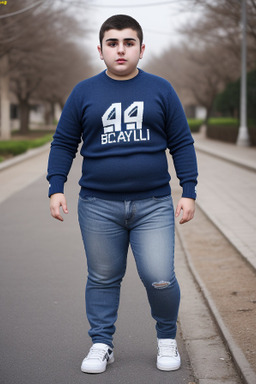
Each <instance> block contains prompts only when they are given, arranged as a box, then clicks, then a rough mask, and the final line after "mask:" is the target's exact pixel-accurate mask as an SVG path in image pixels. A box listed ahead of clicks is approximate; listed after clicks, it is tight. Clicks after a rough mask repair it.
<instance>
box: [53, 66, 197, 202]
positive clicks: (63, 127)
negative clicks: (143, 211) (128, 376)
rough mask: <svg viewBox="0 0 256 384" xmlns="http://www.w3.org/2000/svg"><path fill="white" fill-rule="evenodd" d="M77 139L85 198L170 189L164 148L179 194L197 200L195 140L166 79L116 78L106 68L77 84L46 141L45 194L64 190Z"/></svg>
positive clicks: (130, 197)
mask: <svg viewBox="0 0 256 384" xmlns="http://www.w3.org/2000/svg"><path fill="white" fill-rule="evenodd" d="M81 139H82V141H83V144H82V147H81V155H82V156H83V166H82V177H81V179H80V181H79V184H80V186H81V191H80V195H81V196H82V197H85V196H94V197H98V198H102V199H106V200H138V199H144V198H148V197H152V196H155V197H160V196H165V195H168V194H169V193H170V186H169V181H170V175H169V173H168V163H167V159H166V149H167V148H168V149H169V151H170V153H171V155H172V157H173V161H174V166H175V170H176V173H177V176H178V178H179V180H180V185H181V186H182V188H183V193H182V196H183V197H188V198H192V199H195V198H196V192H195V187H196V184H197V163H196V155H195V151H194V145H193V138H192V136H191V133H190V129H189V126H188V123H187V120H186V117H185V114H184V111H183V108H182V105H181V103H180V101H179V98H178V96H177V94H176V93H175V91H174V89H173V87H172V86H171V84H170V83H169V82H167V81H166V80H164V79H162V78H160V77H158V76H154V75H151V74H149V73H146V72H144V71H142V70H139V73H138V75H137V76H136V77H134V78H132V79H130V80H124V81H123V80H122V81H119V80H114V79H112V78H110V77H109V76H107V74H106V72H105V71H104V72H101V73H100V74H98V75H96V76H94V77H91V78H90V79H86V80H84V81H82V82H80V83H79V84H77V85H76V86H75V88H74V89H73V91H72V92H71V94H70V96H69V98H68V100H67V102H66V104H65V106H64V109H63V112H62V115H61V118H60V120H59V123H58V126H57V129H56V132H55V134H54V137H53V142H52V144H51V151H50V155H49V163H48V175H47V179H48V181H49V196H51V195H52V194H54V193H64V183H65V182H66V180H67V176H68V173H69V170H70V168H71V165H72V161H73V159H74V157H75V156H76V152H77V148H78V145H79V143H80V141H81Z"/></svg>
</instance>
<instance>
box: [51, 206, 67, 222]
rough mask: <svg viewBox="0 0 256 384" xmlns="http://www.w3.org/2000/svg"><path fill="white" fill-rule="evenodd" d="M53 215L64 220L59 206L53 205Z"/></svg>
mask: <svg viewBox="0 0 256 384" xmlns="http://www.w3.org/2000/svg"><path fill="white" fill-rule="evenodd" d="M51 215H52V217H53V218H54V219H57V220H59V221H63V220H64V219H63V217H62V216H61V214H60V210H59V207H52V208H51Z"/></svg>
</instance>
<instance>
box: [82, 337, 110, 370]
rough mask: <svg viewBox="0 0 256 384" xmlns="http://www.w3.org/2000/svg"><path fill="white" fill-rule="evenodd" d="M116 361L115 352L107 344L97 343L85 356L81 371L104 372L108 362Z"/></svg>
mask: <svg viewBox="0 0 256 384" xmlns="http://www.w3.org/2000/svg"><path fill="white" fill-rule="evenodd" d="M111 363H114V352H113V350H112V349H111V348H110V347H109V346H108V345H106V344H102V343H95V344H93V346H92V347H91V349H90V351H89V353H88V355H87V356H86V357H85V358H84V360H83V362H82V365H81V371H82V372H85V373H102V372H104V371H105V370H106V367H107V364H111Z"/></svg>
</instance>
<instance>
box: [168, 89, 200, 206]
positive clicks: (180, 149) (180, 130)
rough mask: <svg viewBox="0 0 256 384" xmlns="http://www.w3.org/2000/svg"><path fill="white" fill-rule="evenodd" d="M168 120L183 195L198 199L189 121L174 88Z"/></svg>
mask: <svg viewBox="0 0 256 384" xmlns="http://www.w3.org/2000/svg"><path fill="white" fill-rule="evenodd" d="M168 108H170V110H169V117H168V121H167V137H168V148H169V151H170V154H171V155H172V158H173V162H174V167H175V171H176V174H177V177H178V179H179V180H180V185H181V187H182V188H183V193H182V197H188V198H192V199H196V185H197V176H198V171H197V160H196V154H195V149H194V140H193V138H192V135H191V132H190V128H189V126H188V122H187V119H186V116H185V113H184V110H183V107H182V105H181V102H180V100H179V98H178V96H177V95H176V93H175V91H174V89H172V95H171V98H170V103H169V106H168Z"/></svg>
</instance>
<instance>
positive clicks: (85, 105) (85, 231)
mask: <svg viewBox="0 0 256 384" xmlns="http://www.w3.org/2000/svg"><path fill="white" fill-rule="evenodd" d="M144 50H145V45H144V44H143V33H142V29H141V27H140V25H139V24H138V22H137V21H136V20H134V19H133V18H131V17H130V16H126V15H115V16H112V17H110V18H109V19H107V20H106V21H105V22H104V23H103V25H102V27H101V30H100V45H99V46H98V51H99V55H100V58H101V59H102V60H104V62H105V64H106V71H103V72H101V73H100V74H98V75H97V76H94V77H92V78H90V79H87V80H85V81H82V82H81V83H79V84H78V85H77V86H76V87H75V88H74V89H73V91H72V93H71V95H70V96H69V98H68V100H67V102H66V104H65V107H64V109H63V112H62V116H61V118H60V121H59V124H58V126H57V129H56V133H55V135H54V140H53V142H52V146H51V152H50V156H49V164H48V176H47V179H48V180H49V183H50V187H49V196H50V197H51V201H50V210H51V214H52V216H53V217H54V218H56V219H58V220H60V221H62V220H63V217H62V216H61V214H60V207H62V209H63V212H64V213H68V209H67V203H66V199H65V196H64V194H63V190H64V183H65V181H66V180H67V175H68V172H69V170H70V167H71V164H72V160H73V158H74V157H75V154H76V151H77V147H78V144H79V142H80V140H81V137H82V139H83V146H82V149H81V155H82V156H83V157H84V160H83V167H82V177H81V179H80V182H79V184H80V186H81V191H80V196H79V203H78V216H79V224H80V228H81V233H82V238H83V242H84V247H85V252H86V257H87V267H88V280H87V285H86V312H87V317H88V321H89V323H90V326H91V329H90V331H89V335H90V337H91V338H92V342H93V345H92V347H91V349H90V351H89V353H88V355H87V356H86V358H85V359H84V360H83V362H82V366H81V370H82V371H83V372H87V373H101V372H104V371H105V370H106V366H107V364H108V363H112V362H113V361H114V353H113V334H114V332H115V325H114V324H115V321H116V319H117V311H118V305H119V294H120V285H121V281H122V278H123V276H124V274H125V268H126V257H127V251H128V246H129V244H130V245H131V247H132V251H133V254H134V257H135V261H136V265H137V269H138V273H139V275H140V278H141V280H142V282H143V284H144V286H145V288H146V291H147V295H148V300H149V304H150V306H151V313H152V317H153V318H154V319H155V321H156V331H157V339H158V355H157V368H158V369H160V370H166V371H170V370H176V369H178V368H179V367H180V356H179V352H178V349H177V344H176V340H175V336H176V322H177V316H178V308H179V301H180V291H179V285H178V282H177V280H176V277H175V272H174V209H173V205H172V198H171V194H170V186H169V181H170V176H169V174H168V169H167V159H166V155H165V151H166V148H168V149H169V151H170V153H171V155H172V157H173V160H174V165H175V169H176V173H177V176H178V178H179V179H180V185H181V186H182V188H183V194H182V197H181V199H180V200H179V203H178V205H177V209H176V214H175V215H176V217H178V216H179V214H180V212H181V210H182V211H183V214H182V218H181V220H180V223H181V224H182V223H185V222H187V221H189V220H191V219H192V218H193V216H194V210H195V198H196V193H195V186H196V183H197V164H196V156H195V151H194V146H193V139H192V137H191V134H190V130H189V127H188V124H187V121H186V118H185V115H184V112H183V109H182V106H181V104H180V101H179V99H178V97H177V95H176V93H175V91H174V90H173V88H172V86H171V85H170V84H169V83H168V82H167V81H166V80H164V79H162V78H159V77H157V76H154V75H151V74H148V73H146V72H144V71H142V70H140V69H138V68H137V64H138V61H139V59H142V57H143V53H144Z"/></svg>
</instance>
